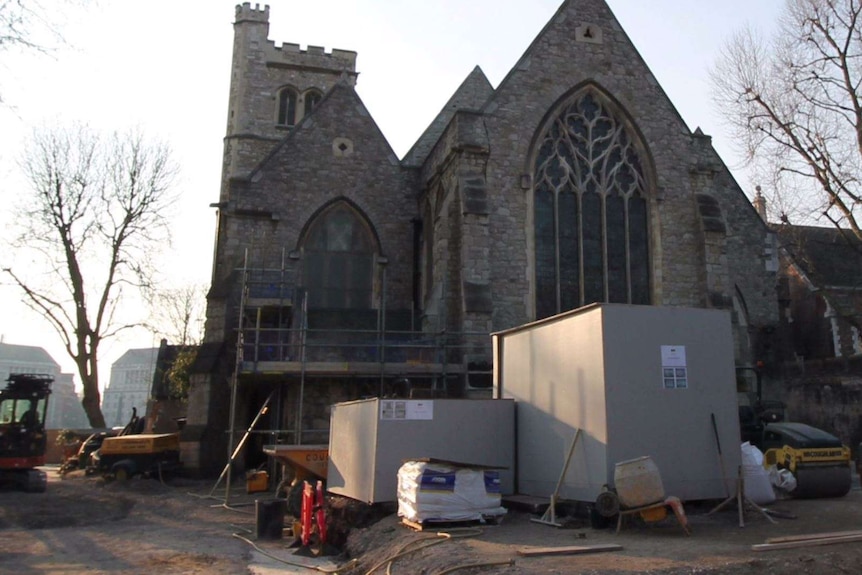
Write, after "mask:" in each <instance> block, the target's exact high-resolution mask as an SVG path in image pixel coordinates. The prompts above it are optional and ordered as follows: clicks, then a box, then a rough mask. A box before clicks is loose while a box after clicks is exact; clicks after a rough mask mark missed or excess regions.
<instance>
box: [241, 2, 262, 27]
mask: <svg viewBox="0 0 862 575" xmlns="http://www.w3.org/2000/svg"><path fill="white" fill-rule="evenodd" d="M235 21H236V23H237V24H239V23H241V22H264V23H267V22H269V5H268V4H265V5H264V7H263V9H262V10H261V8H260V4H255V5H254V8H252V7H251V2H244V3H242V4H238V5H237V7H236V20H235Z"/></svg>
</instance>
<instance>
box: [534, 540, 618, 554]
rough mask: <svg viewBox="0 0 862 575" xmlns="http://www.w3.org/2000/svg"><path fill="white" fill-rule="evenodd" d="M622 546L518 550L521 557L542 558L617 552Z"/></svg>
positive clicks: (578, 546)
mask: <svg viewBox="0 0 862 575" xmlns="http://www.w3.org/2000/svg"><path fill="white" fill-rule="evenodd" d="M622 548H623V546H622V545H615V544H612V543H611V544H607V545H572V546H568V547H523V548H521V549H518V555H520V556H521V557H544V556H547V555H584V554H586V553H604V552H606V551H619V550H620V549H622Z"/></svg>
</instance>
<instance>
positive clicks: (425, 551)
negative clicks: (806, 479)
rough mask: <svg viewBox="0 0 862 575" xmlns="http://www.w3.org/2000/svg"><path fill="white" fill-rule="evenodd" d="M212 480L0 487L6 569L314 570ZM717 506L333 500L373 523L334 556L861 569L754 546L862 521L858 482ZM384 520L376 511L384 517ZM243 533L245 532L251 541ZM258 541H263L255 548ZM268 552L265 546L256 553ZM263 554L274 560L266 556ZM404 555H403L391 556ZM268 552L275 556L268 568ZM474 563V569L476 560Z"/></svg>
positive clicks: (433, 566) (344, 537)
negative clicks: (488, 514) (457, 516)
mask: <svg viewBox="0 0 862 575" xmlns="http://www.w3.org/2000/svg"><path fill="white" fill-rule="evenodd" d="M212 487H213V481H193V480H187V479H179V478H178V479H174V480H172V481H171V482H170V483H167V484H162V483H160V482H159V481H157V480H145V479H134V480H131V481H128V482H126V483H123V484H120V483H117V482H107V481H105V480H103V479H101V478H95V477H85V476H83V475H75V474H73V475H72V476H71V477H67V478H66V479H60V478H59V477H58V476H57V475H56V473H55V472H53V471H50V472H49V485H48V491H47V492H46V493H42V494H26V493H20V492H13V491H3V492H0V573H9V574H21V575H36V574H51V575H61V574H62V575H77V574H84V573H87V574H109V573H111V574H112V573H123V574H142V575H143V574H152V573H158V574H160V575H172V574H181V573H182V574H187V573H189V574H231V575H234V574H244V573H255V574H258V573H267V574H270V573H279V572H284V573H313V572H315V571H313V570H311V569H308V568H302V567H295V566H291V565H288V564H287V563H281V562H278V561H277V560H273V559H272V558H271V557H269V556H272V557H276V558H281V559H283V560H284V561H288V562H291V557H292V556H293V555H292V554H293V553H294V552H295V548H293V547H291V543H293V538H292V537H290V534H289V531H288V532H286V533H285V538H284V539H282V540H277V541H255V535H254V534H255V530H256V525H255V516H254V505H253V503H254V499H255V498H264V499H265V498H269V497H270V496H269V495H267V494H257V495H246V494H245V493H244V492H242V491H241V490H238V491H236V492H234V493H232V494H231V497H230V500H229V502H230V505H229V506H228V507H226V506H224V505H223V503H224V490H223V489H220V490H218V491H217V492H216V493H215V495H216V497H215V498H208V497H206V495H208V494H209V493H210V492H211V491H212ZM713 507H714V504H711V503H708V504H705V503H700V504H697V505H695V504H687V505H686V506H685V511H686V514H687V516H688V520H689V525H690V528H691V535H690V536H688V535H686V534H685V533H684V532H683V530H682V529H681V528H680V526H679V524H678V523H676V521H675V520H674V519H672V518H668V519H665V520H663V521H660V522H658V523H652V524H644V523H643V522H642V521H640V520H632V521H629V522H627V523H626V524H625V525H624V527H623V529H622V531H621V532H620V534H619V535H617V534H616V533H615V532H614V531H615V530H614V529H613V528H607V529H593V528H592V527H590V524H589V522H588V521H585V520H581V519H579V518H577V517H571V518H567V519H566V520H565V522H566V524H567V525H566V528H556V527H551V526H547V525H542V524H539V523H535V522H532V521H531V520H530V519H531V518H533V517H536V516H534V515H532V514H530V513H528V512H524V511H516V510H510V511H509V513H508V514H507V515H506V516H505V517H504V518H503V520H502V522H501V523H500V524H499V525H484V526H483V525H471V526H467V528H464V527H462V526H455V525H447V526H441V527H437V528H434V529H427V530H425V531H421V532H417V531H414V530H412V529H409V528H407V527H405V526H403V525H402V524H401V523H400V522H399V520H398V518H397V517H396V516H394V515H387V516H384V517H383V518H382V519H379V517H380V515H381V513H370V512H368V510H362V509H361V508H357V507H356V506H355V505H353V504H351V503H348V504H345V503H344V502H340V503H339V502H336V505H335V508H336V509H335V511H334V512H333V515H334V517H333V518H332V521H333V523H332V526H333V528H334V529H337V528H338V526H339V525H340V526H341V527H344V526H346V525H347V524H348V523H350V522H351V521H355V522H369V521H375V520H376V522H375V523H373V524H371V525H369V526H366V527H362V528H353V529H351V530H350V532H349V533H335V535H334V537H335V539H336V540H339V541H340V542H342V543H343V545H342V555H341V556H337V557H331V558H329V563H327V564H326V565H327V566H324V567H321V566H318V570H317V572H320V570H321V569H332V568H334V566H341V567H342V570H343V572H349V573H361V574H363V575H365V574H367V573H380V574H383V573H387V570H388V572H389V573H392V574H399V573H404V574H429V575H433V574H442V573H446V572H451V571H452V570H453V569H454V570H456V571H457V572H458V573H465V574H473V573H475V574H479V573H490V574H501V575H503V574H522V573H544V574H555V573H560V574H562V573H591V574H621V573H656V574H682V573H699V574H721V575H732V574H733V575H736V574H739V575H743V574H745V575H748V574H769V575H772V574H774V575H779V574H781V575H805V574H820V573H822V574H833V573H853V574H857V573H862V542H847V543H840V544H832V545H824V546H805V545H802V544H798V545H794V546H793V547H791V548H788V549H779V550H770V551H754V550H752V545H756V544H762V543H764V542H766V540H767V539H768V538H775V537H786V536H790V535H808V534H815V533H827V532H841V531H851V530H858V529H862V491H860V490H859V488H858V483H857V484H856V487H854V489H853V490H852V491H851V492H850V494H849V495H847V496H846V497H843V498H839V499H820V500H793V499H788V500H780V501H777V502H776V503H775V504H773V505H771V506H770V508H772V509H774V510H776V511H778V512H779V513H780V514H782V515H787V516H795V517H796V518H795V519H785V518H776V519H775V520H776V521H777V523H775V524H772V523H770V522H769V521H768V520H767V519H766V518H764V517H763V516H762V515H760V514H759V513H757V512H756V511H753V510H748V511H747V512H746V514H745V526H744V527H739V518H738V515H737V509H736V507H732V508H728V509H727V510H725V511H720V512H718V513H715V514H712V515H709V514H708V511H709V510H710V509H712V508H713ZM378 519H379V520H378ZM243 538H244V539H245V540H243ZM251 543H254V544H255V545H256V546H257V549H255V548H254V547H253V546H252V545H251ZM609 544H614V545H619V546H621V547H622V549H620V550H616V551H610V552H603V553H595V554H587V555H562V556H541V557H524V556H521V555H519V553H518V551H519V550H524V549H533V550H534V549H536V548H542V547H552V548H553V547H564V546H583V547H595V546H601V545H609ZM261 552H263V553H261ZM264 553H265V554H266V558H265V556H264ZM396 556H397V557H396ZM262 562H264V563H266V565H268V567H265V568H262V567H260V565H261V563H262ZM469 565H475V567H469V568H467V566H469Z"/></svg>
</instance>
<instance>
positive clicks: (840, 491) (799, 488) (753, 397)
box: [737, 368, 852, 498]
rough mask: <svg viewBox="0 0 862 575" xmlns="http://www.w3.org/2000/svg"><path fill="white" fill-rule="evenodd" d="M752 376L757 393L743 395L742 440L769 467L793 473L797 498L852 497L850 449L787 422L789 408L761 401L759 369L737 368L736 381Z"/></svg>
mask: <svg viewBox="0 0 862 575" xmlns="http://www.w3.org/2000/svg"><path fill="white" fill-rule="evenodd" d="M743 369H745V370H746V371H743ZM752 372H753V375H754V377H755V384H756V392H755V393H740V405H739V422H740V435H741V438H742V441H748V442H750V443H751V444H752V445H754V446H755V447H757V448H758V449H760V450H761V451H762V452H763V465H764V467H767V468H768V467H771V466H773V465H775V466H776V467H778V468H779V469H786V470H788V471H790V473H792V474H793V476H794V478H796V488H795V489H794V490H793V491H791V492H790V495H792V496H793V497H798V498H819V497H843V496H844V495H847V493H848V492H849V491H850V487H851V485H852V473H851V468H850V457H851V453H850V448H849V447H847V446H846V445H844V444H843V443H842V442H841V440H840V439H838V438H837V437H835V436H834V435H832V434H831V433H827V432H826V431H823V430H821V429H817V428H816V427H812V426H810V425H807V424H805V423H796V422H789V421H784V419H785V408H784V404H783V403H781V402H779V401H767V400H764V399H763V397H762V384H761V371H760V369H757V368H738V369H737V380H738V381H745V380H746V379H748V378H749V377H750V376H751V375H752ZM746 387H747V388H748V389H750V388H751V386H746Z"/></svg>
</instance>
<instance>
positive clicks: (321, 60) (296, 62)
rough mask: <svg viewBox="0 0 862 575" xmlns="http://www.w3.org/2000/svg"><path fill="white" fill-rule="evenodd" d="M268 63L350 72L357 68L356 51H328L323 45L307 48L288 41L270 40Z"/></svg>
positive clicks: (283, 66)
mask: <svg viewBox="0 0 862 575" xmlns="http://www.w3.org/2000/svg"><path fill="white" fill-rule="evenodd" d="M267 44H268V46H267V47H266V50H265V51H266V65H267V66H271V67H274V68H313V69H316V70H319V71H325V70H328V71H332V72H338V73H340V72H348V73H352V72H354V71H355V70H356V52H353V51H351V50H337V49H334V50H332V51H331V52H327V51H326V49H325V48H323V47H322V46H308V47H306V49H305V50H302V49H301V48H300V47H299V44H293V43H287V42H285V43H284V44H281V45H280V46H276V45H275V43H274V42H271V41H270V42H268V43H267Z"/></svg>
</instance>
